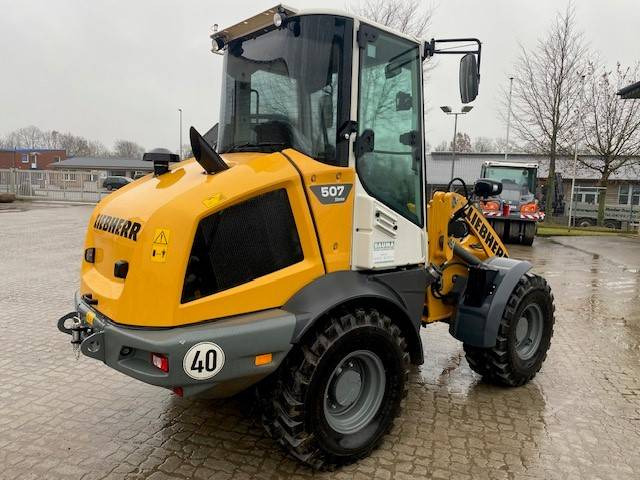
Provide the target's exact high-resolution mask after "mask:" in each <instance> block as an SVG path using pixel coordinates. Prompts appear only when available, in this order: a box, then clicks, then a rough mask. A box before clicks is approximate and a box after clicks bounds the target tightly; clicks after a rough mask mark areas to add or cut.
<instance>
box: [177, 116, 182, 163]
mask: <svg viewBox="0 0 640 480" xmlns="http://www.w3.org/2000/svg"><path fill="white" fill-rule="evenodd" d="M178 112H180V150H179V152H180V160H182V109H181V108H179V109H178Z"/></svg>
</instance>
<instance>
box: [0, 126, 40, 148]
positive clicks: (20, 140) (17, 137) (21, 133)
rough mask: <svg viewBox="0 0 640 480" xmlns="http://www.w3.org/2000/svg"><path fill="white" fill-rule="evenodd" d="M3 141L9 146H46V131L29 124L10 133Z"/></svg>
mask: <svg viewBox="0 0 640 480" xmlns="http://www.w3.org/2000/svg"><path fill="white" fill-rule="evenodd" d="M3 143H4V144H5V145H6V146H7V147H9V148H46V147H45V146H44V144H45V132H43V131H42V130H40V129H39V128H38V127H36V126H34V125H29V126H28V127H22V128H19V129H17V130H14V131H13V132H11V133H9V134H8V135H7V136H6V137H5V140H4V142H3Z"/></svg>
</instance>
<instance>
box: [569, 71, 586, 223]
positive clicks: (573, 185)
mask: <svg viewBox="0 0 640 480" xmlns="http://www.w3.org/2000/svg"><path fill="white" fill-rule="evenodd" d="M583 104H584V75H581V76H580V103H579V104H578V122H580V123H578V126H577V127H576V142H575V145H574V148H573V178H572V179H571V195H569V220H568V221H567V228H568V230H569V231H571V216H572V214H573V192H574V190H575V188H576V175H577V173H578V142H579V141H580V130H581V128H580V127H581V125H582V124H583V122H582V107H583Z"/></svg>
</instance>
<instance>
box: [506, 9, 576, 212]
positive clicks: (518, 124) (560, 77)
mask: <svg viewBox="0 0 640 480" xmlns="http://www.w3.org/2000/svg"><path fill="white" fill-rule="evenodd" d="M585 56H586V47H585V44H584V41H583V36H582V33H581V32H579V31H578V29H577V27H576V20H575V12H574V8H573V5H572V4H570V5H569V6H568V7H567V9H566V10H565V11H564V12H559V13H558V14H557V15H556V18H555V20H554V22H553V24H552V25H551V28H550V29H549V30H548V32H547V33H546V35H545V36H544V37H543V38H541V39H539V40H538V44H537V46H536V48H535V49H533V50H527V49H526V48H525V47H523V46H521V51H520V56H519V58H518V60H517V62H516V66H515V73H514V89H513V107H512V113H513V118H514V124H513V128H514V130H515V132H516V134H517V135H518V136H519V137H520V139H521V140H522V142H523V143H524V144H525V145H526V146H528V148H529V149H530V150H534V151H535V152H537V153H543V154H545V155H548V156H549V174H548V178H547V184H546V186H547V193H546V205H547V211H548V213H549V214H550V213H551V212H552V205H553V198H554V197H553V192H554V190H555V185H554V184H555V173H556V157H557V155H558V154H559V153H561V152H563V151H568V150H569V146H568V145H569V144H570V143H571V142H570V139H571V137H572V136H571V130H572V128H573V127H574V126H575V125H576V122H577V115H576V107H577V104H578V102H579V101H580V72H581V71H582V70H583V69H584V65H585V62H584V59H585Z"/></svg>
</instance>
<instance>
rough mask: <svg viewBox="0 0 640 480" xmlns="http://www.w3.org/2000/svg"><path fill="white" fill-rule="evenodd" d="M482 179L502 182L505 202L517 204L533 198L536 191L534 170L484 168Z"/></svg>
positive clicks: (502, 195)
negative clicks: (509, 201)
mask: <svg viewBox="0 0 640 480" xmlns="http://www.w3.org/2000/svg"><path fill="white" fill-rule="evenodd" d="M484 177H485V178H489V179H491V180H497V181H499V182H502V194H501V195H500V196H501V197H502V198H504V199H505V200H511V201H514V202H519V201H521V200H523V199H524V200H526V199H527V198H529V197H531V199H532V198H533V194H534V193H535V191H536V170H535V169H534V168H519V167H494V166H492V167H486V168H485V171H484Z"/></svg>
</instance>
